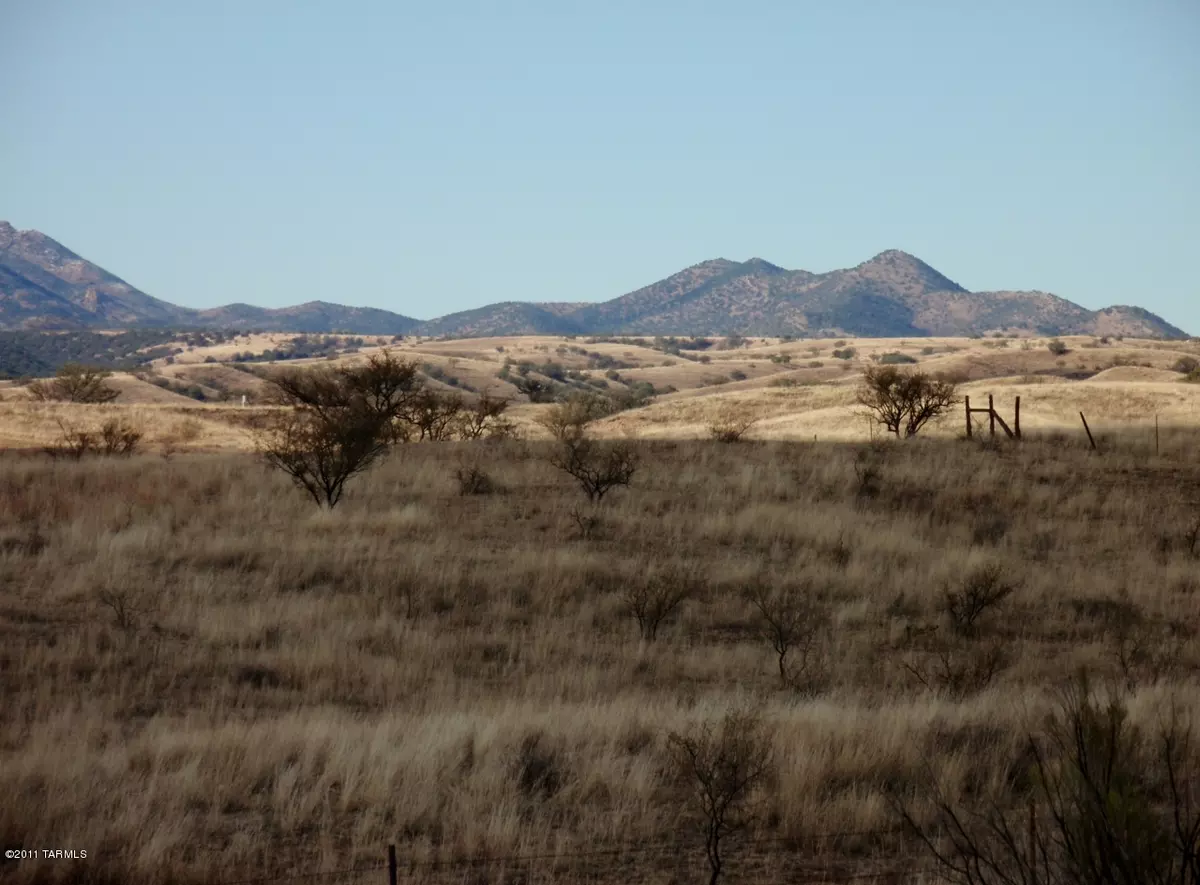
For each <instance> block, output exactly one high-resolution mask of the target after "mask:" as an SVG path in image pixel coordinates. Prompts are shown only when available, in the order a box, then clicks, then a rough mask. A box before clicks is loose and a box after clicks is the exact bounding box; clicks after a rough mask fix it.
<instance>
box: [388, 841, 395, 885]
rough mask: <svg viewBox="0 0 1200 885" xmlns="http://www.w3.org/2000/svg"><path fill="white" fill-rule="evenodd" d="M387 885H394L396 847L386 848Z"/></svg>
mask: <svg viewBox="0 0 1200 885" xmlns="http://www.w3.org/2000/svg"><path fill="white" fill-rule="evenodd" d="M388 885H396V846H395V845H389V846H388Z"/></svg>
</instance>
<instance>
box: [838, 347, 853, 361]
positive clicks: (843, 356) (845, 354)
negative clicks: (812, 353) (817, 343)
mask: <svg viewBox="0 0 1200 885" xmlns="http://www.w3.org/2000/svg"><path fill="white" fill-rule="evenodd" d="M856 356H858V351H857V350H855V349H854V348H853V347H845V348H842V349H840V350H835V351H833V357H834V359H839V360H852V359H854V358H855V357H856Z"/></svg>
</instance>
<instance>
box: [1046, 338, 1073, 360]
mask: <svg viewBox="0 0 1200 885" xmlns="http://www.w3.org/2000/svg"><path fill="white" fill-rule="evenodd" d="M1046 349H1047V350H1049V351H1050V352H1051V353H1052V354H1054V355H1055V356H1065V355H1066V354H1068V353H1070V352H1071V348H1069V347H1067V343H1066V342H1065V341H1063V340H1062V339H1059V338H1052V339H1051V340H1050V343H1049V344H1047V345H1046Z"/></svg>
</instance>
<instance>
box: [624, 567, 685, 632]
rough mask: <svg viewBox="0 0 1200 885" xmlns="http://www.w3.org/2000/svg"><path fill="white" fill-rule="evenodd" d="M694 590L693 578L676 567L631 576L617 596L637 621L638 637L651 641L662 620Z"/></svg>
mask: <svg viewBox="0 0 1200 885" xmlns="http://www.w3.org/2000/svg"><path fill="white" fill-rule="evenodd" d="M696 591H697V585H696V581H695V580H694V579H693V578H692V577H691V576H690V575H687V574H684V573H683V572H681V571H679V570H677V569H666V570H663V571H658V572H653V573H651V574H649V575H647V576H645V577H644V578H641V579H637V580H634V581H633V582H632V583H630V584H629V585H628V586H627V587H626V589H625V590H624V592H623V593H622V594H621V599H622V601H623V602H624V604H625V607H626V609H627V610H628V612H629V614H631V615H632V616H633V618H634V620H635V621H637V625H638V633H639V634H640V635H641V637H642V639H643V640H644V641H645V642H653V641H654V640H655V639H657V638H658V631H659V629H661V627H662V626H663V624H664V623H665V622H666V621H667V620H668V619H669V618H670V617H672V616H673V615H674V614H675V613H676V612H677V611H678V610H679V607H680V606H682V605H683V603H684V602H686V601H687V600H688V599H690V598H691V597H692V596H694V595H695V594H696Z"/></svg>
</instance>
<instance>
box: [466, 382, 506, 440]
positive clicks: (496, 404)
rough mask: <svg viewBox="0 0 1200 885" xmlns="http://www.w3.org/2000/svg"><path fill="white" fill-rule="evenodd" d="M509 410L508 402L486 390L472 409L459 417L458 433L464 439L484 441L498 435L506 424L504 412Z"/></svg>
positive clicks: (501, 433)
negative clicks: (498, 430) (499, 430)
mask: <svg viewBox="0 0 1200 885" xmlns="http://www.w3.org/2000/svg"><path fill="white" fill-rule="evenodd" d="M507 408H508V400H506V399H498V398H496V397H493V396H491V395H490V394H489V393H488V392H487V391H486V390H485V391H484V392H483V393H482V394H481V395H480V396H479V399H477V400H476V401H475V404H474V405H473V406H471V407H470V408H466V409H464V410H463V411H462V414H461V415H460V416H459V419H458V425H457V428H456V431H457V433H458V436H459V437H460V438H462V439H483V438H484V437H490V436H494V435H503V431H501V432H500V433H497V428H500V427H502V426H503V425H504V424H505V419H504V412H505V410H506V409H507Z"/></svg>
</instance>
